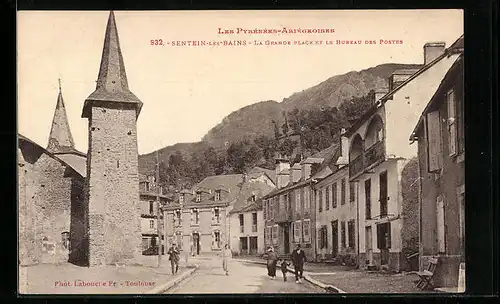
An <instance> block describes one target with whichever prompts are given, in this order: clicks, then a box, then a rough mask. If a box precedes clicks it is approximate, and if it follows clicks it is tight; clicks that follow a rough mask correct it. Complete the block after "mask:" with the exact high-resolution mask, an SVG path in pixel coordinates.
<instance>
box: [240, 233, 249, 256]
mask: <svg viewBox="0 0 500 304" xmlns="http://www.w3.org/2000/svg"><path fill="white" fill-rule="evenodd" d="M240 253H241V254H242V255H247V254H248V240H247V238H246V237H244V236H242V237H240Z"/></svg>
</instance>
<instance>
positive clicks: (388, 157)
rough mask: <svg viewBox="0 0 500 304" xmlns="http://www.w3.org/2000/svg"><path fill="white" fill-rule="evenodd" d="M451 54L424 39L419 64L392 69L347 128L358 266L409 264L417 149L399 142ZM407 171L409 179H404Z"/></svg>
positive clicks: (414, 240) (414, 242) (413, 248)
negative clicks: (385, 83) (382, 87)
mask: <svg viewBox="0 0 500 304" xmlns="http://www.w3.org/2000/svg"><path fill="white" fill-rule="evenodd" d="M457 57H458V55H456V54H453V53H452V52H450V51H449V49H445V45H444V43H441V42H438V43H427V44H426V45H425V46H424V66H423V67H422V68H421V69H419V70H418V71H416V72H415V73H413V74H412V73H411V72H410V73H401V72H399V73H397V75H392V76H391V79H389V84H391V86H390V87H389V92H388V93H385V94H383V93H382V94H380V92H378V93H377V94H376V97H375V100H374V103H373V105H372V106H371V108H369V109H368V111H367V112H366V113H365V114H364V115H363V116H362V117H361V118H360V119H359V120H358V121H357V122H356V123H355V124H354V125H353V126H352V127H351V128H350V129H349V130H348V131H347V134H346V135H347V136H348V137H349V146H350V152H349V162H350V163H349V179H350V182H351V183H354V191H355V192H356V193H358V194H359V195H358V196H357V204H358V206H359V227H358V231H359V250H360V264H361V266H366V267H367V268H378V267H381V268H388V269H390V270H392V271H400V270H404V269H408V268H410V265H409V264H408V263H407V259H406V256H409V255H411V254H414V253H416V252H418V237H419V236H418V229H417V228H416V226H415V223H417V219H418V212H417V208H416V207H415V206H416V205H417V203H416V200H415V199H414V198H415V194H416V193H417V191H418V183H417V182H416V180H417V179H418V175H417V174H415V172H413V171H416V170H417V169H416V167H415V166H414V165H413V164H412V163H411V160H412V159H413V158H415V157H416V156H417V149H416V147H415V146H410V145H406V144H404V142H406V141H407V138H408V134H410V133H411V131H412V130H413V128H414V126H415V124H416V123H417V121H418V119H419V115H420V113H422V111H423V109H424V108H425V105H426V104H427V102H428V101H429V99H430V98H431V97H432V95H433V94H434V92H435V91H436V89H437V87H438V86H439V84H440V83H441V81H442V79H443V77H444V75H445V74H446V73H447V71H448V70H449V69H450V67H451V66H452V65H453V63H454V62H455V61H456V60H457ZM396 76H397V77H396ZM396 78H397V79H396ZM405 134H406V135H405ZM410 169H412V170H410ZM408 176H414V177H415V178H414V179H415V180H413V181H411V182H409V183H406V184H405V181H407V180H408ZM405 185H408V187H409V188H408V187H407V188H405V189H403V186H405ZM403 190H404V191H407V192H404V191H403Z"/></svg>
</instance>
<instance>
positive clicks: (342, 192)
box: [340, 178, 346, 205]
mask: <svg viewBox="0 0 500 304" xmlns="http://www.w3.org/2000/svg"><path fill="white" fill-rule="evenodd" d="M345 187H346V184H345V178H343V179H342V183H341V188H340V204H341V205H344V204H345V190H346V188H345Z"/></svg>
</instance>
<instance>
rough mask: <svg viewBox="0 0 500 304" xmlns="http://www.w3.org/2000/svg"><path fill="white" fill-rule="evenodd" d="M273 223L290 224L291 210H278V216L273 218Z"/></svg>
mask: <svg viewBox="0 0 500 304" xmlns="http://www.w3.org/2000/svg"><path fill="white" fill-rule="evenodd" d="M274 221H275V222H276V223H283V222H291V221H292V212H291V210H289V211H288V210H280V212H279V213H278V215H277V216H276V217H275V219H274Z"/></svg>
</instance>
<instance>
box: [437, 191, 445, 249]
mask: <svg viewBox="0 0 500 304" xmlns="http://www.w3.org/2000/svg"><path fill="white" fill-rule="evenodd" d="M436 215H437V243H438V252H440V253H445V252H446V241H445V227H444V223H445V222H444V201H443V196H439V197H438V198H437V203H436Z"/></svg>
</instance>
